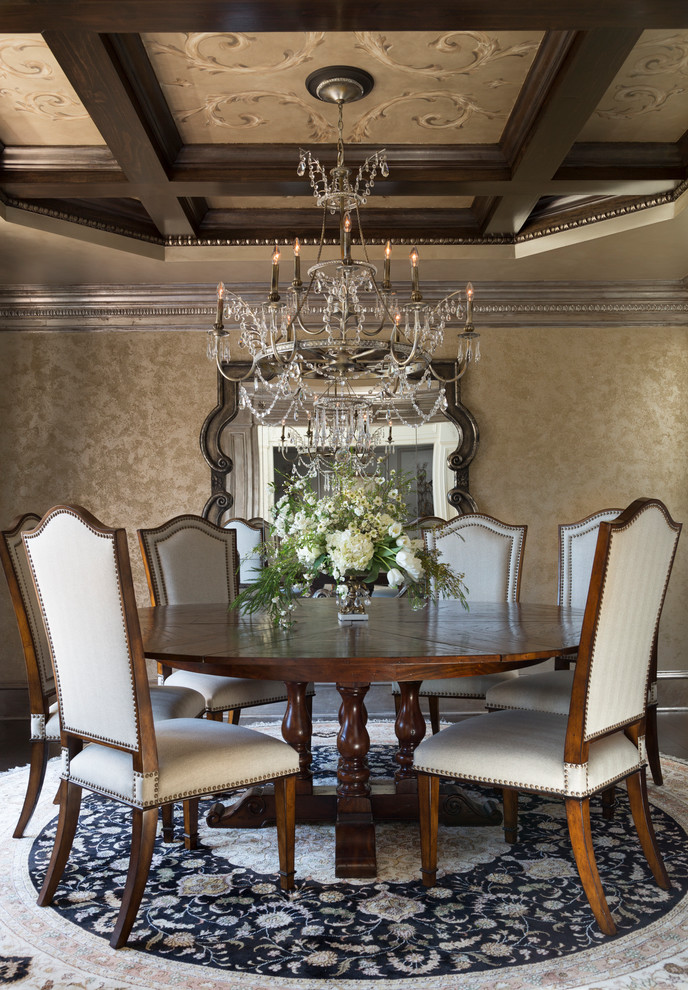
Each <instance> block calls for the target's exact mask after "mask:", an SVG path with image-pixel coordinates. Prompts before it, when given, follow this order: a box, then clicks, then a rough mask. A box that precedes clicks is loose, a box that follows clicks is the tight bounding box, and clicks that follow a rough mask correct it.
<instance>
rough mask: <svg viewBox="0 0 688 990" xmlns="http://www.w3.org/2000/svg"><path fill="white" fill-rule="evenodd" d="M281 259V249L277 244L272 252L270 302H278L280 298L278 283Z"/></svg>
mask: <svg viewBox="0 0 688 990" xmlns="http://www.w3.org/2000/svg"><path fill="white" fill-rule="evenodd" d="M279 260H280V249H279V247H278V246H277V244H275V250H274V251H273V252H272V281H271V283H270V302H277V301H278V299H279V292H278V285H279Z"/></svg>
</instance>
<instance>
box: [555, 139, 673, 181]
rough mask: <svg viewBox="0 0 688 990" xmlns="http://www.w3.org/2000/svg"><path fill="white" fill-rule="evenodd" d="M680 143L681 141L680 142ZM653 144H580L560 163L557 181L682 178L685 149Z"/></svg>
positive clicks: (648, 142)
mask: <svg viewBox="0 0 688 990" xmlns="http://www.w3.org/2000/svg"><path fill="white" fill-rule="evenodd" d="M681 141H683V138H682V139H681ZM681 141H679V142H678V143H677V144H670V143H663V144H660V143H659V142H654V141H647V142H643V143H641V142H625V141H604V142H602V141H600V142H585V143H584V142H580V143H578V144H574V146H573V148H572V149H571V151H570V152H569V154H568V155H567V156H566V158H565V159H564V161H563V162H562V163H561V166H560V168H559V169H557V172H556V174H555V176H554V178H555V179H556V180H557V181H560V182H567V181H570V180H576V179H585V180H590V179H591V178H593V177H594V176H599V177H600V178H605V179H618V180H619V181H621V182H623V181H625V180H628V179H631V180H632V179H642V178H643V177H644V178H651V179H679V180H681V179H684V178H685V177H686V173H687V171H688V155H687V154H686V151H687V150H688V148H687V147H685V146H684V145H682V143H681Z"/></svg>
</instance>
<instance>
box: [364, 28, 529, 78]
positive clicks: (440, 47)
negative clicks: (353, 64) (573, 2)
mask: <svg viewBox="0 0 688 990" xmlns="http://www.w3.org/2000/svg"><path fill="white" fill-rule="evenodd" d="M355 38H356V48H357V49H359V50H360V51H364V52H366V53H367V54H368V55H370V56H371V57H372V58H374V59H375V60H376V61H377V62H379V63H381V64H382V65H386V66H388V67H389V68H393V69H401V71H402V72H412V73H416V74H420V75H429V76H433V77H434V78H435V79H447V78H449V77H450V76H456V75H469V74H470V73H473V72H475V71H476V70H477V69H481V68H482V67H483V66H485V65H489V64H490V63H492V62H495V61H498V60H500V59H504V58H511V57H517V58H524V57H526V56H528V55H533V54H534V53H535V52H536V51H537V47H538V44H539V42H538V41H535V40H528V41H522V42H519V43H517V44H515V45H508V46H507V47H506V48H502V46H501V44H500V42H499V40H498V39H497V38H494V37H490V35H487V34H484V33H483V32H477V31H452V32H451V33H449V34H443V35H441V36H440V37H439V38H437V39H435V40H434V41H431V42H430V43H429V44H428V47H429V48H432V49H435V50H436V51H437V52H440V53H442V54H447V55H451V56H452V57H453V58H456V59H458V60H459V64H458V65H439V64H431V65H422V66H421V65H409V64H408V63H406V62H404V61H402V60H401V59H399V58H395V57H394V55H393V54H392V49H393V47H394V42H390V41H389V40H388V38H387V37H386V36H385V35H383V34H374V33H373V32H370V31H357V32H355ZM466 54H468V56H469V57H470V58H471V61H470V62H467V63H466V64H462V63H463V61H464V56H465V55H466Z"/></svg>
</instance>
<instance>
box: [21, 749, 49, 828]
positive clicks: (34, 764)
mask: <svg viewBox="0 0 688 990" xmlns="http://www.w3.org/2000/svg"><path fill="white" fill-rule="evenodd" d="M48 751H49V743H48V742H46V741H45V740H44V739H32V740H31V761H30V769H29V782H28V784H27V785H26V795H25V797H24V804H23V805H22V810H21V814H20V815H19V821H18V822H17V827H16V828H15V830H14V832H13V833H12V837H13V838H14V839H21V837H22V835H23V834H24V829H25V828H26V826H27V825H28V824H29V819H30V818H31V815H32V814H33V813H34V811H35V808H36V804H37V802H38V797H39V795H40V793H41V788H42V787H43V781H44V779H45V768H46V766H47V765H48Z"/></svg>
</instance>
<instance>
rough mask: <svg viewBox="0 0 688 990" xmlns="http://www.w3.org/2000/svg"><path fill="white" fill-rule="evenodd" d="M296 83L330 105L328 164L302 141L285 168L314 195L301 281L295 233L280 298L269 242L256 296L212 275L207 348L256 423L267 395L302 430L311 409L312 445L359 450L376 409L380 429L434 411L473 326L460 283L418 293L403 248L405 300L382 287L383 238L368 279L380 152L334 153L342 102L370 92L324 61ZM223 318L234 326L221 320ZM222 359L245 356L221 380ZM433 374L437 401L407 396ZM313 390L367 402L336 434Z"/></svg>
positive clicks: (344, 69)
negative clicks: (446, 372) (268, 260)
mask: <svg viewBox="0 0 688 990" xmlns="http://www.w3.org/2000/svg"><path fill="white" fill-rule="evenodd" d="M306 85H307V88H308V90H309V92H310V93H311V95H313V96H315V97H316V98H317V99H319V100H322V101H324V102H329V103H335V104H336V105H337V107H338V139H337V160H336V164H335V165H334V167H332V168H330V169H329V170H328V169H327V168H326V167H325V166H323V165H322V164H321V163H320V161H319V160H318V159H317V158H315V157H314V156H313V155H312V154H311V152H310V151H303V150H302V151H301V153H300V157H299V162H298V166H297V174H298V175H300V176H306V175H307V176H308V180H309V182H310V185H311V188H312V190H313V195H314V198H315V201H316V204H317V206H318V207H320V208H321V209H322V225H321V233H320V239H319V244H318V253H317V258H316V262H315V264H314V265H313V266H312V267H310V268H309V269H308V272H307V278H306V280H305V281H302V279H301V245H300V242H299V240H298V238H297V239H296V240H295V241H294V268H293V278H292V281H291V285H290V286H289V289H288V291H287V295H286V299H284V300H283V299H282V296H281V295H280V289H279V267H280V258H281V252H280V249H279V247H278V245H277V244H275V249H274V252H273V255H272V278H271V282H270V291H269V293H268V295H267V298H266V300H265V301H264V302H262V303H257V304H256V303H251V302H248V301H246V300H244V299H242V298H241V297H240V296H238V295H237V294H236V293H234V292H232V291H231V290H229V289H227V288H226V287H225V286H224V284H223V283H220V285H219V286H218V294H217V317H216V322H215V324H214V326H213V328H212V329H211V330H210V331H209V332H208V356H209V358H210V359H211V360H213V361H214V362H215V363H216V364H217V367H218V369H219V371H220V373H221V374H222V375H224V377H225V378H227V379H228V380H230V381H234V382H237V383H238V385H239V401H240V406H241V407H243V408H248V409H250V411H251V413H252V414H253V416H254V417H255V418H256V419H257V420H258V421H260V422H263V421H265V420H266V419H268V418H269V417H270V416H271V414H272V413H273V410H274V409H275V407H276V406H277V404H278V403H279V404H280V405H279V407H278V408H280V409H281V408H283V407H284V404H285V402H286V407H287V412H286V415H283V416H282V417H281V418H282V419H283V422H285V421H287V420H293V421H298V420H299V417H300V416H303V417H305V418H306V420H307V422H308V425H309V430H310V432H311V439H313V438H314V436H315V434H313V432H312V425H311V420H312V419H316V418H317V419H318V422H319V433H318V438H319V440H318V443H319V444H320V446H321V447H323V448H327V449H328V450H331V449H333V448H334V449H336V447H337V444H338V443H346V446H347V448H348V449H349V450H351V449H352V445H353V447H354V448H355V447H356V445H357V444H358V445H360V446H361V448H363V447H364V446H365V445H367V444H368V443H369V437H370V435H371V434H372V433H374V430H373V420H374V419H376V418H377V419H380V420H382V419H384V420H385V422H387V423H389V424H390V426H391V424H392V422H394V421H396V422H402V423H404V424H406V425H420V424H422V423H425V422H427V421H428V420H430V419H431V418H432V417H433V416H435V415H436V413H437V412H439V411H442V410H443V409H444V408H446V404H447V403H446V398H445V393H444V386H445V385H447V384H449V383H450V382H453V381H456V380H457V379H458V378H460V377H461V376H462V375H463V374H464V372H465V371H466V368H467V367H468V366H469V364H470V363H471V362H472V361H478V360H479V358H480V350H479V334H477V333H476V332H475V330H474V327H473V287H472V285H471V284H470V282H469V283H468V284H467V286H466V288H465V290H457V291H456V292H452V293H450V294H449V295H447V296H445V297H444V298H443V299H442V300H441V301H439V302H427V301H426V300H424V298H423V294H422V292H421V289H420V281H419V255H418V251H417V250H416V248H415V247H414V248H413V250H412V251H411V253H410V257H409V260H410V264H411V291H410V294H409V296H408V298H407V299H406V300H402V299H401V298H400V296H399V295H398V294H397V292H395V291H394V289H393V286H392V282H391V279H390V260H391V250H392V248H391V243H390V241H387V244H386V247H385V252H384V268H383V278H382V281H381V282H378V280H377V277H376V276H377V268H376V267H375V265H373V264H372V263H371V261H370V257H369V255H368V247H367V244H366V242H365V238H364V236H363V229H362V226H361V222H360V214H359V210H360V207H362V206H364V205H365V203H366V201H367V199H368V196H369V195H370V193H371V190H372V189H373V185H374V183H375V180H376V178H377V177H378V176H380V177H382V178H386V177H387V176H388V174H389V168H388V164H387V157H386V153H385V151H384V150H382V151H377V152H375V154H373V155H371V156H369V157H368V158H366V160H365V161H364V162H363V164H362V165H361V166H360V167H359V168H358V170H357V171H356V173H355V174H353V170H352V169H351V168H349V167H347V165H346V164H345V162H344V141H343V107H344V105H345V104H347V103H351V102H353V101H355V100H358V99H361V98H363V97H364V96H366V95H367V94H368V93H369V92H370V90H371V89H372V87H373V79H372V76H370V75H369V74H368V73H367V72H364V71H363V70H361V69H357V68H353V67H351V66H331V67H329V68H327V69H320V70H318V71H317V72H314V73H312V74H311V75H310V76H309V77H308V80H307V83H306ZM337 215H338V216H339V257H338V258H336V259H330V260H327V259H326V260H323V259H322V255H323V248H324V245H325V238H326V235H325V232H326V225H327V218H328V216H337ZM354 232H355V234H354ZM353 236H355V237H356V239H357V241H358V244H359V245H360V248H361V249H362V252H363V258H362V259H355V258H354V257H353V255H352V240H353ZM225 321H226V322H227V323H230V324H233V325H234V326H235V327H236V330H232V331H230V330H228V329H226V327H225ZM452 323H455V324H456V326H457V331H458V349H457V364H458V370H457V374H456V376H455V377H454V378H451V379H443V378H441V377H440V376H439V375H438V374H437V373H436V371H435V370H434V368H433V365H432V358H433V354H434V353H435V352H436V351H437V349H438V348H439V347H441V346H442V344H443V342H444V337H445V330H446V329H447V328H448V327H449V326H450V325H451V324H452ZM230 344H231V348H230ZM235 345H236V349H235ZM232 351H234V353H232ZM237 352H238V353H237ZM232 359H233V360H235V361H238V362H241V363H247V362H250V367H249V369H248V371H247V372H246V373H245V374H243V375H241V376H240V377H233V376H232V375H231V373H230V369H229V364H230V361H231V360H232ZM434 382H437V383H439V387H438V391H437V398H436V401H435V402H434V403H433V404H432V405H431V406H430V407H429V408H428V403H427V402H424V403H422V404H421V402H420V400H419V396H420V395H421V392H422V390H424V389H425V390H427V389H431V388H432V386H433V383H434ZM323 392H325V393H327V395H329V396H330V397H332V396H333V395H334V394H336V393H339V397H340V398H341V396H342V395H343V394H347V395H349V396H351V395H354V399H351V398H349V400H348V405H349V406H350V407H351V408H353V407H354V406H355V397H356V396H358V398H359V399H360V402H361V403H362V404H365V405H366V406H367V410H366V414H365V416H364V415H363V413H362V412H361V415H360V416H359V415H356V416H355V417H353V418H350V420H349V422H350V423H351V424H353V423H354V422H355V423H356V424H357V426H356V430H355V431H354V434H351V433H349V434H347V437H346V440H345V441H342V440H341V437H339V436H338V434H337V432H336V425H335V419H336V417H335V416H333V415H330V416H329V417H328V416H327V415H326V414H325V413H324V412H323V408H327V407H328V403H325V404H324V406H323V403H322V401H321V400H322V393H323ZM319 402H320V406H319V405H318V403H319ZM336 408H337V404H336V403H333V404H331V409H330V412H331V410H332V409H336ZM409 410H410V412H409ZM340 418H341V417H340ZM364 424H365V429H366V430H367V435H365V434H364V432H363V427H364ZM333 431H334V432H333ZM314 442H315V441H314Z"/></svg>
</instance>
